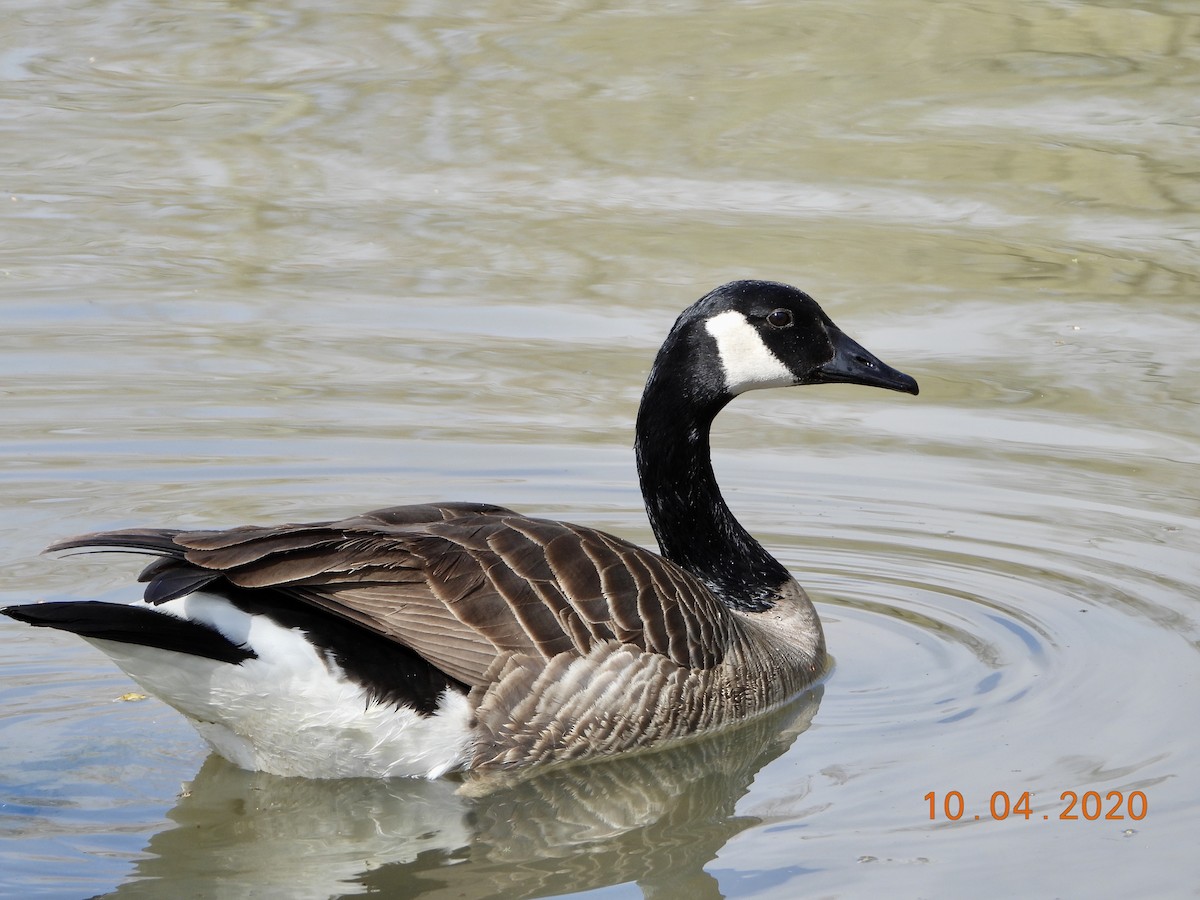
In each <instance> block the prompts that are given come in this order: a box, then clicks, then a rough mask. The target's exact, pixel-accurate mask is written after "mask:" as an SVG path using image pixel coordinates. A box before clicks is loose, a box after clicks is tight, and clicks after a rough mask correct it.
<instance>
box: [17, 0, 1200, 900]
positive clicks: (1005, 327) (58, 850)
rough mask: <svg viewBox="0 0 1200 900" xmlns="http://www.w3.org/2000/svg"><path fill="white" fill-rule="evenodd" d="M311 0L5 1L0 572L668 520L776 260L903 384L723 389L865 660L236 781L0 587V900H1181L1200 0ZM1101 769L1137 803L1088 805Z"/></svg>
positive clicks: (788, 527) (1187, 754) (725, 422)
mask: <svg viewBox="0 0 1200 900" xmlns="http://www.w3.org/2000/svg"><path fill="white" fill-rule="evenodd" d="M325 7H328V5H327V4H326V5H324V6H323V5H320V4H311V5H306V4H303V3H287V4H284V5H276V6H273V7H267V6H262V5H259V4H254V3H227V2H207V3H199V2H185V3H182V4H173V5H163V4H158V3H152V2H146V0H129V2H121V3H116V4H114V3H95V2H89V3H81V2H68V3H61V4H52V5H45V4H37V3H20V2H13V0H0V13H3V16H4V20H5V22H6V23H7V27H6V28H5V29H4V31H3V34H2V35H0V78H2V79H3V81H2V82H0V84H2V87H0V171H2V172H3V173H4V184H3V191H2V193H0V204H2V206H0V415H2V417H3V422H4V427H3V430H2V431H0V509H2V510H3V512H4V516H3V521H2V522H0V531H2V534H3V541H2V546H3V550H2V551H0V552H2V553H3V557H2V560H3V568H2V571H3V581H2V582H0V602H3V603H10V602H27V601H29V600H39V599H47V600H52V599H63V598H78V597H103V598H108V599H112V598H116V597H121V596H127V595H129V593H130V591H131V590H132V588H131V587H130V581H131V579H132V577H133V575H134V574H135V573H136V568H137V566H136V563H131V562H127V561H125V560H124V559H122V558H121V557H114V558H105V559H97V558H87V559H81V558H74V559H52V558H48V557H43V556H40V555H39V553H40V550H41V549H42V548H43V547H44V546H46V545H47V544H49V543H50V542H51V541H53V540H55V539H58V538H62V537H64V536H66V535H70V534H75V533H78V532H83V531H90V530H98V529H102V528H114V527H121V526H127V525H135V524H162V525H167V524H185V525H191V526H209V525H211V526H224V525H233V524H238V523H242V522H282V521H296V520H303V519H309V518H321V517H326V516H338V515H343V514H346V513H349V512H352V511H355V510H359V509H365V508H370V507H374V506H380V505H386V504H391V503H401V502H410V501H412V502H416V501H420V500H426V499H472V500H486V501H490V502H495V503H501V504H505V505H510V506H513V507H516V508H518V509H521V510H523V511H527V512H530V513H546V514H552V515H555V516H559V517H563V518H568V519H570V520H573V521H578V522H581V523H587V524H592V525H599V526H602V527H605V528H607V529H609V530H612V531H614V532H616V533H619V534H621V535H623V536H626V537H630V538H633V539H636V540H639V541H641V542H643V543H650V542H651V537H650V534H649V529H648V527H647V525H646V524H645V520H644V517H643V514H642V511H641V501H640V497H639V496H638V493H637V488H636V478H635V476H634V473H633V460H632V451H631V449H630V447H631V443H632V422H633V416H634V412H635V409H636V404H637V398H638V395H639V392H640V389H641V384H642V380H643V379H644V377H645V373H646V371H647V369H648V367H649V363H650V360H651V358H652V355H653V352H654V350H655V348H656V347H657V345H658V343H659V341H660V340H661V338H662V336H663V335H664V334H665V332H666V329H667V328H668V327H669V325H670V323H671V321H672V320H673V318H674V316H675V314H676V313H677V312H678V311H679V310H680V309H682V308H683V307H684V306H686V305H687V304H688V303H690V302H691V301H692V300H693V299H695V298H696V297H698V296H699V295H700V294H702V293H704V292H705V291H707V290H708V289H709V288H711V287H713V286H715V285H717V284H719V283H721V282H724V281H727V280H729V279H732V278H738V277H765V278H776V279H780V280H784V281H788V282H792V283H795V284H798V285H799V286H801V287H803V288H805V289H807V290H809V291H810V292H812V293H813V294H814V295H815V296H817V297H818V299H820V300H821V301H822V303H823V304H824V305H825V307H826V309H827V310H828V311H829V312H830V313H831V315H832V316H833V317H834V318H835V320H837V321H838V322H839V324H841V325H842V326H843V327H844V328H845V329H846V330H847V331H848V332H849V333H851V334H852V335H854V336H855V337H856V338H857V339H859V340H860V341H861V342H862V343H863V344H864V345H866V346H867V347H869V348H870V349H872V350H873V351H875V352H877V353H878V354H879V355H880V356H881V357H882V358H883V359H885V360H886V361H888V362H889V363H892V364H894V365H896V366H897V367H899V368H901V369H903V370H904V371H907V372H910V373H911V374H913V375H914V376H916V377H917V378H918V380H919V381H920V383H921V388H922V392H921V395H920V397H917V398H908V397H898V396H895V395H888V394H883V393H882V392H873V391H867V390H863V389H854V388H849V387H840V386H839V387H826V388H812V389H807V390H803V391H799V390H798V391H774V392H763V393H762V394H761V395H752V396H749V397H745V398H740V399H739V400H738V401H737V403H735V404H734V405H733V406H732V407H731V408H730V409H729V410H728V411H727V412H726V413H724V414H723V415H722V417H721V418H720V419H719V420H718V428H717V433H716V435H715V439H714V440H715V444H716V446H717V454H716V467H717V472H718V476H719V477H720V479H721V481H722V485H723V487H724V489H725V492H726V496H727V498H728V499H729V502H730V505H731V506H732V507H733V508H734V510H735V511H736V512H737V513H738V515H739V517H740V518H741V519H742V521H743V522H744V523H745V524H746V525H747V527H748V528H750V530H751V531H752V532H754V533H755V534H756V535H758V536H759V537H760V538H762V539H763V541H764V543H765V544H767V545H768V546H769V547H770V548H771V549H772V550H774V551H775V552H776V553H777V554H778V555H779V557H780V558H781V559H782V560H783V561H784V562H785V563H786V564H787V565H788V566H789V567H790V568H791V569H792V570H793V572H794V573H795V574H796V575H797V577H798V578H799V580H800V581H801V583H803V584H804V585H806V587H808V588H809V590H810V592H811V593H812V594H813V596H814V598H815V599H816V600H817V603H818V608H819V610H820V612H821V615H822V617H823V619H824V620H825V622H826V627H827V632H828V637H829V644H830V647H831V650H832V652H833V654H834V656H835V657H836V669H835V671H834V672H833V674H832V676H831V677H830V679H829V680H828V681H827V682H826V683H825V684H824V686H823V689H822V691H821V692H820V695H819V696H810V697H805V698H801V699H800V700H799V701H798V703H797V705H796V706H795V707H793V708H791V709H789V710H785V711H783V712H782V713H781V714H780V715H779V716H776V717H773V718H771V719H769V720H766V721H763V722H760V723H755V724H754V725H753V726H752V727H750V728H748V729H746V730H745V731H743V732H738V733H735V734H731V735H725V736H722V737H721V738H720V739H718V740H712V741H702V742H699V743H697V744H695V745H692V746H689V747H684V748H680V749H679V750H676V751H672V752H670V753H664V754H655V755H652V756H646V757H640V758H635V759H630V760H616V761H612V762H608V763H604V764H600V765H596V766H586V767H579V768H573V769H568V770H564V771H560V772H552V773H543V774H540V775H537V776H535V777H533V778H531V779H530V780H528V781H525V782H521V783H519V784H503V785H495V786H493V789H492V790H490V791H488V792H476V793H467V794H464V793H462V792H459V791H458V790H457V789H458V787H459V785H458V784H457V783H455V782H453V781H443V782H435V783H424V782H420V783H410V782H397V783H381V784H377V783H372V782H348V783H335V784H315V783H308V782H302V781H291V780H283V779H275V778H269V777H265V776H257V775H250V774H247V773H242V772H239V771H237V770H234V769H232V768H230V767H229V766H227V765H224V764H223V763H221V761H219V760H215V759H206V753H205V750H204V746H203V745H202V743H201V742H200V740H199V738H197V737H196V736H195V734H194V733H193V732H192V731H191V729H190V728H189V727H188V726H187V725H186V723H184V722H183V721H182V719H181V718H179V717H178V715H177V714H175V713H174V712H173V711H171V710H170V709H168V708H166V707H165V706H163V705H161V704H159V703H158V701H156V700H153V699H150V700H143V701H128V700H126V701H122V700H121V698H122V696H123V695H125V694H126V693H127V692H128V691H130V690H131V689H132V685H131V683H130V682H128V681H127V680H126V679H125V678H124V677H123V676H121V675H120V673H119V672H117V670H116V669H115V668H114V667H112V666H111V665H110V664H109V663H108V662H107V660H106V659H105V658H104V657H103V656H101V655H100V654H98V653H97V652H95V651H93V650H92V649H90V648H89V647H88V646H86V645H84V644H83V643H82V642H81V641H77V640H74V639H72V638H69V637H67V636H60V635H55V634H47V633H42V632H41V631H40V630H39V631H34V630H32V629H27V628H24V627H22V626H19V625H17V624H16V623H11V622H8V621H7V620H5V621H3V622H0V894H6V895H12V896H23V897H31V896H63V897H79V896H92V895H108V894H112V895H114V896H166V895H170V896H175V895H189V896H206V897H223V896H230V897H234V896H236V897H247V896H258V897H273V896H281V897H282V896H286V897H334V896H358V895H362V894H367V893H379V894H383V895H385V896H410V897H421V898H423V900H426V898H443V897H445V898H449V897H468V898H482V897H493V896H503V897H540V896H550V895H558V894H576V895H580V896H582V895H586V896H589V897H606V898H607V897H612V898H624V897H638V896H642V895H643V894H644V895H645V896H652V897H655V898H658V900H662V898H675V897H686V898H688V900H701V898H710V897H713V898H715V897H728V898H792V897H796V896H809V895H817V896H828V897H866V896H877V895H879V894H880V893H882V892H887V893H888V894H889V895H894V896H961V895H967V894H971V895H976V896H995V897H1002V896H1016V895H1025V896H1079V895H1087V896H1163V897H1166V896H1181V895H1188V894H1189V892H1194V890H1195V885H1196V884H1197V883H1200V864H1198V862H1197V858H1196V854H1195V834H1196V828H1197V826H1198V825H1200V821H1198V813H1197V809H1200V773H1198V772H1197V768H1196V765H1195V760H1196V753H1197V748H1198V744H1200V726H1198V725H1197V720H1196V716H1195V714H1194V710H1195V705H1196V698H1197V694H1198V692H1200V653H1198V651H1200V626H1198V624H1197V621H1198V617H1200V605H1198V602H1197V587H1196V585H1197V583H1200V564H1198V562H1197V559H1198V555H1197V552H1196V548H1197V547H1200V515H1198V509H1200V499H1198V494H1200V491H1198V490H1197V479H1196V471H1197V469H1196V466H1197V463H1200V449H1198V448H1200V410H1198V409H1197V397H1200V375H1198V374H1197V373H1198V372H1200V349H1198V348H1200V343H1198V342H1197V340H1196V337H1197V335H1200V305H1198V304H1197V297H1198V296H1200V249H1198V248H1200V216H1198V215H1197V213H1198V211H1200V209H1198V208H1200V180H1198V178H1197V174H1196V147H1197V146H1198V145H1200V94H1198V93H1197V91H1196V84H1197V80H1198V76H1200V11H1197V9H1196V7H1195V6H1194V5H1193V4H1187V3H1171V2H1143V3H1137V4H1120V3H1112V2H1092V3H1085V2H1074V0H1061V2H1032V0H1020V2H1015V3H1012V2H1008V3H1001V2H998V0H996V2H992V0H986V2H980V3H965V2H943V3H936V4H931V3H924V2H922V3H916V2H908V0H900V2H886V3H885V2H883V0H863V2H858V3H854V4H844V3H829V2H811V3H803V4H795V3H782V2H761V3H738V4H727V3H715V2H707V0H704V2H701V0H695V2H678V3H668V4H660V5H659V6H657V7H654V8H651V9H642V8H641V7H635V6H627V7H620V6H616V7H614V6H605V5H598V4H588V3H537V4H518V5H513V4H504V3H493V4H484V5H477V6H476V7H473V8H472V9H471V10H470V11H466V12H464V11H463V10H462V9H461V5H458V4H450V3H440V2H437V0H431V2H427V3H423V4H408V5H401V6H397V5H395V4H382V3H378V4H376V3H366V2H364V3H356V4H351V5H341V6H339V7H337V8H333V7H329V8H325ZM952 791H958V792H960V793H961V795H962V797H963V815H962V816H961V817H960V818H958V819H957V820H951V819H950V818H949V816H948V815H947V814H946V811H947V806H946V803H947V799H946V795H947V794H949V793H950V792H952ZM1089 791H1094V792H1096V793H1097V794H1099V796H1100V797H1101V798H1106V797H1108V795H1109V794H1110V793H1111V792H1119V793H1120V795H1121V796H1122V797H1123V798H1128V797H1130V796H1131V795H1133V794H1134V792H1141V794H1142V795H1144V796H1145V798H1146V801H1147V805H1148V811H1147V813H1146V815H1145V816H1144V817H1142V818H1140V819H1138V820H1133V819H1130V818H1129V817H1128V816H1127V817H1126V818H1125V819H1106V818H1105V817H1104V815H1100V816H1099V817H1098V818H1096V819H1094V820H1091V819H1089V818H1087V817H1085V815H1083V813H1085V812H1086V813H1088V814H1089V815H1090V813H1091V812H1092V811H1094V807H1088V808H1087V809H1084V808H1083V807H1082V806H1080V807H1077V808H1076V809H1075V810H1074V812H1075V813H1076V814H1079V818H1077V819H1063V818H1060V815H1061V814H1063V813H1064V812H1067V806H1068V804H1069V798H1067V799H1064V798H1063V794H1064V792H1075V793H1076V794H1077V795H1079V796H1080V797H1082V796H1083V795H1085V794H1086V793H1087V792H1089ZM930 792H933V793H934V794H935V795H936V796H935V811H934V817H933V819H932V820H931V818H930V807H929V802H928V801H927V800H926V799H925V797H926V795H927V794H929V793H930ZM999 792H1005V794H1006V795H1007V796H1008V797H1009V798H1010V800H1011V802H1012V803H1014V804H1016V803H1017V802H1018V801H1019V798H1020V797H1021V795H1022V794H1024V793H1025V792H1029V795H1030V798H1029V811H1028V815H1026V814H1023V813H1019V812H1016V811H1013V812H1010V814H1009V815H1008V816H1007V817H1006V818H1003V819H1002V820H998V819H997V818H995V817H994V816H993V814H992V812H993V808H994V807H995V806H996V804H1002V802H1003V800H1002V798H1001V797H1000V794H999ZM993 801H994V802H993ZM949 803H950V810H951V812H953V811H955V807H954V800H953V798H951V800H950V801H949ZM1110 807H1111V802H1106V803H1105V804H1104V807H1103V809H1104V811H1105V812H1108V811H1109V809H1110ZM1122 810H1123V811H1124V812H1129V808H1128V806H1125V807H1122ZM976 815H978V816H979V818H978V819H976V818H975V816H976Z"/></svg>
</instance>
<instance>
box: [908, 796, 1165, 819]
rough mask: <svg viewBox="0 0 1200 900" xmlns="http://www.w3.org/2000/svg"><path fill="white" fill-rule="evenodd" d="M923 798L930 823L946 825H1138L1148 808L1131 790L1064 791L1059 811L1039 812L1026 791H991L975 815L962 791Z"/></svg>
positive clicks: (1145, 802)
mask: <svg viewBox="0 0 1200 900" xmlns="http://www.w3.org/2000/svg"><path fill="white" fill-rule="evenodd" d="M924 799H925V801H926V802H928V803H929V819H930V821H937V820H938V819H944V820H946V821H948V822H957V821H958V820H959V819H970V820H973V821H979V820H981V819H994V820H996V821H1000V820H1003V819H1024V820H1025V821H1029V820H1030V819H1045V820H1048V819H1050V818H1055V819H1060V820H1062V821H1068V822H1069V821H1078V820H1079V819H1084V820H1086V821H1088V822H1095V821H1096V820H1101V821H1108V822H1113V821H1117V822H1120V821H1125V820H1128V819H1132V820H1133V821H1135V822H1140V821H1141V820H1142V819H1144V818H1146V813H1147V812H1148V811H1149V809H1150V806H1149V804H1148V803H1147V801H1146V795H1145V794H1144V793H1142V792H1141V791H1130V792H1129V793H1128V794H1126V793H1125V792H1124V791H1109V792H1108V793H1106V794H1101V793H1100V792H1099V791H1084V792H1083V793H1082V794H1080V793H1078V792H1077V791H1063V792H1062V793H1061V794H1060V795H1059V797H1058V799H1059V802H1060V803H1061V804H1062V805H1061V808H1058V809H1056V810H1055V811H1051V812H1042V813H1039V812H1038V811H1036V810H1034V808H1033V795H1032V794H1031V793H1030V792H1029V791H1022V792H1021V793H1020V794H1017V793H1013V794H1009V792H1008V791H993V792H992V795H991V797H990V798H988V801H987V805H986V806H983V804H982V803H981V804H980V808H979V810H978V812H976V811H975V810H974V809H971V806H972V804H970V803H968V802H967V799H966V798H965V797H963V794H962V792H961V791H945V792H944V793H940V794H939V793H938V792H937V791H930V792H929V793H928V794H926V795H925V797H924Z"/></svg>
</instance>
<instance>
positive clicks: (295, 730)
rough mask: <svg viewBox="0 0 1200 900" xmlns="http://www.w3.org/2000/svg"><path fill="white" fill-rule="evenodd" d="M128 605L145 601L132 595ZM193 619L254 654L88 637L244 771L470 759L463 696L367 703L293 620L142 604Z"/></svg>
mask: <svg viewBox="0 0 1200 900" xmlns="http://www.w3.org/2000/svg"><path fill="white" fill-rule="evenodd" d="M134 605H140V606H145V605H147V604H145V603H144V601H139V602H138V603H136V604H134ZM150 608H152V609H154V610H155V611H157V612H160V613H162V614H164V615H173V616H178V617H179V618H184V619H191V620H193V621H199V622H204V623H205V624H208V625H211V626H213V627H215V628H217V630H219V631H220V632H221V633H222V634H224V635H225V636H226V637H228V638H230V639H231V640H234V641H236V642H238V643H241V644H245V645H246V646H248V647H250V648H251V649H252V650H253V651H254V652H255V653H257V654H258V658H257V659H248V660H246V661H245V662H242V663H240V664H238V665H232V664H230V663H223V662H216V661H214V660H211V659H201V658H200V657H196V656H189V655H187V654H183V653H176V652H173V651H168V650H157V649H154V648H151V647H143V646H138V645H135V644H125V643H116V642H113V641H105V640H93V641H91V643H92V644H94V645H95V646H96V647H97V648H99V649H100V650H102V651H104V652H105V653H107V654H108V655H109V656H110V657H112V659H113V661H114V662H115V663H116V664H117V665H118V666H120V667H121V668H122V669H123V670H124V671H125V672H126V674H128V675H129V677H130V678H132V679H133V680H134V681H136V682H137V683H138V684H140V685H141V686H142V687H143V688H145V689H146V690H147V691H148V692H150V693H152V694H155V695H156V696H158V697H159V698H161V699H162V700H163V701H164V702H166V703H168V704H170V705H171V706H173V707H175V709H177V710H179V711H180V712H181V713H183V714H184V715H185V716H187V718H188V719H189V720H190V721H191V722H192V724H193V725H194V726H195V727H196V730H197V731H199V732H200V734H201V736H202V737H203V738H204V739H205V740H206V741H207V742H208V743H209V745H210V746H211V747H212V748H213V749H214V750H215V751H216V752H217V753H219V754H220V755H221V756H223V757H225V758H226V759H228V760H229V761H230V762H232V763H233V764H235V765H237V766H240V767H242V768H243V769H250V770H252V771H261V772H270V773H273V774H275V775H288V776H300V777H305V778H387V777H391V776H396V775H418V776H424V777H427V778H436V777H438V776H440V775H443V774H445V773H446V772H448V771H450V770H452V769H457V768H459V767H461V766H463V765H465V764H466V763H467V761H468V760H469V758H470V750H471V734H470V731H469V722H470V718H471V712H470V709H469V707H468V704H467V699H466V697H464V696H462V695H461V694H458V693H456V692H447V693H446V694H443V696H442V698H441V701H440V704H439V707H438V710H437V712H436V713H435V714H434V715H431V716H421V715H419V714H418V713H416V712H415V711H414V710H412V709H410V708H409V707H406V706H400V707H397V706H394V705H392V704H388V703H373V702H370V701H369V700H368V698H367V693H366V691H364V690H363V688H362V687H360V686H359V685H358V684H356V683H354V682H353V681H350V680H349V679H347V678H346V677H345V675H344V674H343V673H342V671H341V669H340V668H339V667H338V666H337V664H336V663H334V662H333V661H332V660H327V659H325V658H324V656H323V655H322V654H320V653H318V652H317V650H316V648H315V647H313V645H312V644H311V643H309V641H308V640H307V639H306V638H305V637H304V634H303V633H302V632H301V631H299V630H298V629H293V628H281V627H280V626H279V625H276V624H275V623H274V622H272V621H271V620H270V619H268V618H266V617H265V616H256V615H250V614H248V613H245V612H243V611H241V610H239V609H237V608H236V607H234V606H233V605H232V604H230V603H228V602H227V601H225V600H224V599H223V598H221V597H217V596H215V595H211V594H203V593H196V594H191V595H189V596H187V597H183V598H180V599H178V600H172V601H170V602H168V603H163V604H161V605H160V606H157V607H150Z"/></svg>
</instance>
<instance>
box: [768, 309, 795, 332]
mask: <svg viewBox="0 0 1200 900" xmlns="http://www.w3.org/2000/svg"><path fill="white" fill-rule="evenodd" d="M767 324H768V325H770V326H771V327H772V328H787V327H788V326H789V325H791V324H792V311H791V310H790V309H776V310H773V311H771V312H769V313H767Z"/></svg>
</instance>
